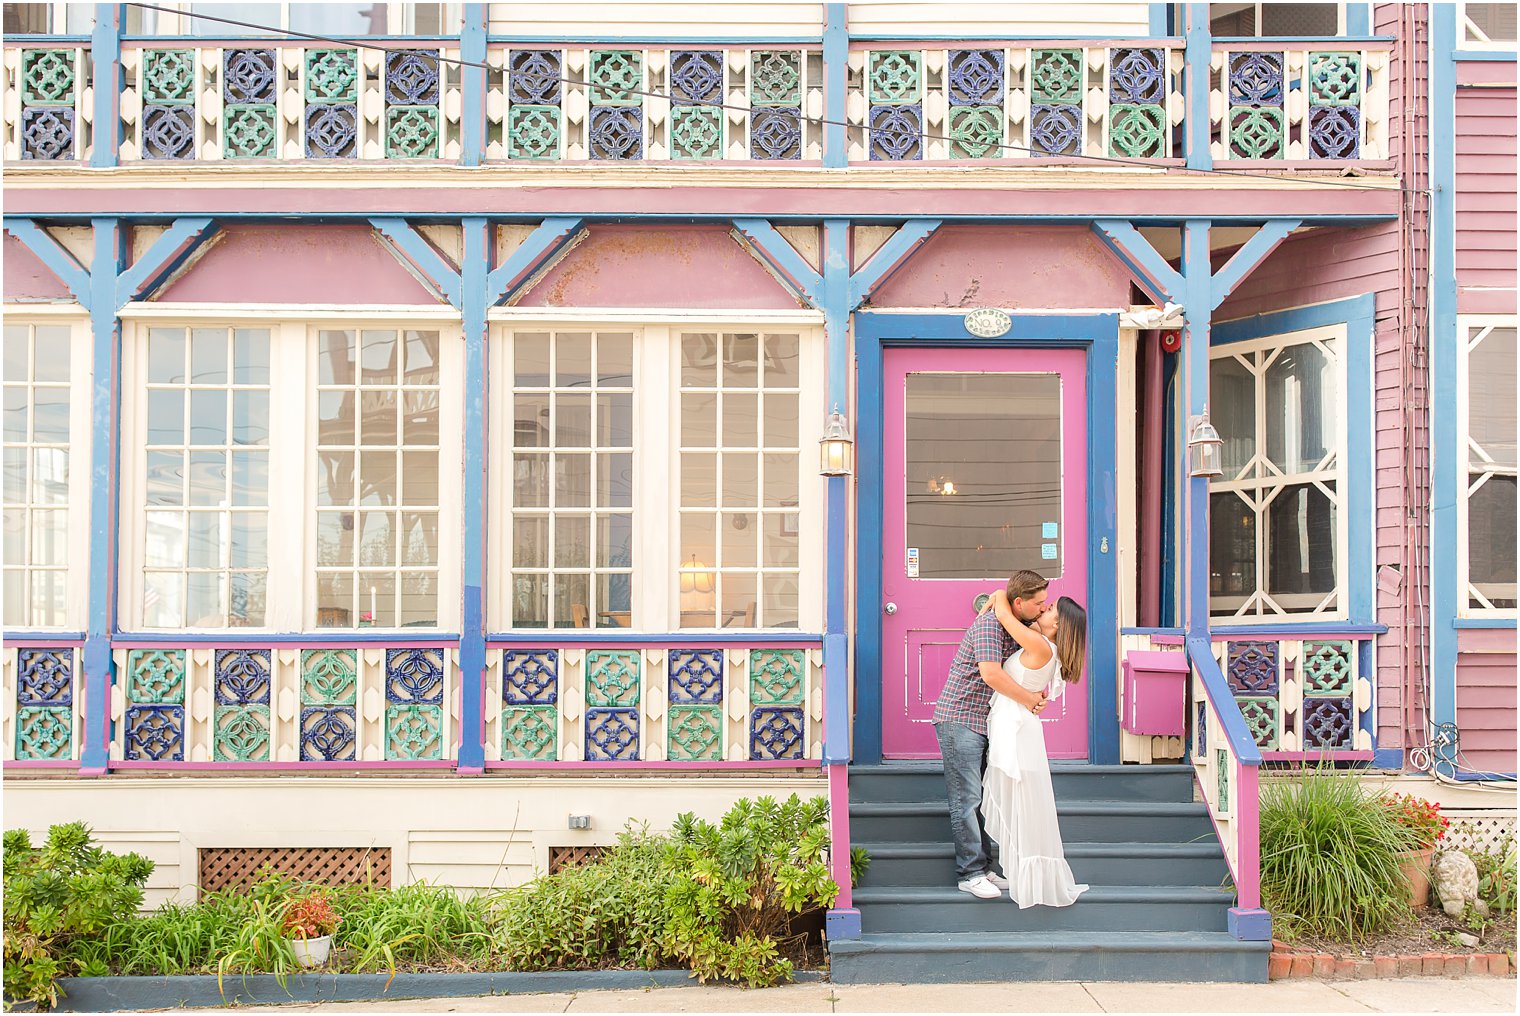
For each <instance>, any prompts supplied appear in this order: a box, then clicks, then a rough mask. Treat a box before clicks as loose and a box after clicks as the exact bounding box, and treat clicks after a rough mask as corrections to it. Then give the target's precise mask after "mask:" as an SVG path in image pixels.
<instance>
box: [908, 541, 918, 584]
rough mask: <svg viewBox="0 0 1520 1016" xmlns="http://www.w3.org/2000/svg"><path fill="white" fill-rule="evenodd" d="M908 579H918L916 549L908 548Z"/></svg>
mask: <svg viewBox="0 0 1520 1016" xmlns="http://www.w3.org/2000/svg"><path fill="white" fill-rule="evenodd" d="M908 578H910V579H916V578H918V548H917V547H909V548H908Z"/></svg>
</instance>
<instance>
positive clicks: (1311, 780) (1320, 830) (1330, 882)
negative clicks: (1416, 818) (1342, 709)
mask: <svg viewBox="0 0 1520 1016" xmlns="http://www.w3.org/2000/svg"><path fill="white" fill-rule="evenodd" d="M1420 838H1421V836H1420V833H1419V832H1418V831H1416V830H1412V829H1410V828H1408V827H1406V826H1404V825H1401V824H1400V823H1399V822H1398V821H1397V820H1396V819H1395V817H1394V816H1393V815H1392V813H1391V811H1390V809H1389V808H1388V807H1387V806H1385V805H1384V804H1383V803H1382V800H1381V799H1380V798H1379V797H1378V796H1376V795H1374V794H1370V793H1368V792H1367V791H1366V790H1364V789H1363V788H1362V785H1361V784H1360V783H1359V782H1358V781H1357V779H1356V777H1354V776H1350V775H1343V774H1338V773H1336V771H1335V770H1334V769H1330V768H1318V769H1311V770H1308V771H1306V772H1305V773H1304V774H1302V775H1301V776H1294V777H1287V778H1281V779H1271V780H1265V781H1263V785H1262V792H1261V895H1262V905H1263V906H1265V907H1266V908H1267V909H1268V910H1270V911H1271V912H1272V917H1273V923H1274V925H1275V926H1276V929H1277V930H1279V931H1280V932H1281V933H1282V934H1283V935H1285V936H1289V937H1291V936H1294V935H1296V934H1299V933H1303V932H1308V933H1311V934H1316V935H1324V936H1327V937H1330V938H1334V939H1339V940H1342V941H1352V942H1354V941H1357V940H1358V939H1361V938H1364V937H1366V936H1368V935H1372V934H1376V933H1378V932H1380V931H1382V930H1384V929H1386V928H1389V927H1391V926H1392V925H1394V924H1396V923H1397V922H1399V921H1400V920H1402V919H1403V918H1405V917H1407V916H1409V914H1410V906H1409V885H1408V883H1407V882H1406V881H1405V879H1404V876H1403V873H1402V872H1401V871H1400V869H1399V856H1398V855H1399V854H1401V853H1404V852H1406V851H1409V850H1414V849H1417V848H1418V847H1419V845H1420Z"/></svg>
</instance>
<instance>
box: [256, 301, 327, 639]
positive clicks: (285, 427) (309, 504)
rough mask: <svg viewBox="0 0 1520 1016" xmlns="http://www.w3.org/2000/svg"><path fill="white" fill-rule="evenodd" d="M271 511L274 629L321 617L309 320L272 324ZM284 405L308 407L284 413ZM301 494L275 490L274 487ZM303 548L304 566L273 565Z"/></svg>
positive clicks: (268, 580) (268, 616) (268, 585)
mask: <svg viewBox="0 0 1520 1016" xmlns="http://www.w3.org/2000/svg"><path fill="white" fill-rule="evenodd" d="M269 339H270V350H269V368H270V376H269V490H270V494H271V496H270V497H269V510H268V514H267V515H266V518H267V519H268V528H267V529H266V530H265V540H266V545H267V546H268V548H269V557H267V558H266V559H265V563H266V565H268V566H269V570H268V571H267V572H266V574H265V579H264V582H265V586H264V588H265V591H266V592H265V599H264V603H265V607H264V611H265V613H264V624H265V625H266V626H267V627H269V628H271V629H273V630H275V631H302V630H304V629H306V628H309V627H313V626H314V625H315V623H316V610H315V608H314V607H313V606H312V605H313V604H315V602H316V573H315V569H316V513H315V511H314V506H315V504H316V500H317V492H316V485H315V482H314V477H315V474H316V452H315V451H314V450H313V449H315V448H316V444H317V398H316V389H315V386H313V385H310V384H308V376H309V371H310V369H311V363H312V361H313V360H315V358H316V343H315V333H313V334H312V336H311V337H310V338H308V335H307V328H306V325H305V324H304V323H299V322H284V323H281V324H278V325H271V326H270V335H269ZM282 406H299V407H303V409H304V411H303V412H281V411H280V407H282ZM280 490H284V491H292V492H295V493H296V494H297V495H298V496H295V497H276V496H274V494H273V492H274V491H280ZM282 547H283V548H289V547H300V548H301V556H300V560H301V562H302V566H301V567H300V568H289V567H277V566H275V564H276V562H275V558H274V555H275V554H276V553H278V552H279V548H282Z"/></svg>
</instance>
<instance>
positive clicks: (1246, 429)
mask: <svg viewBox="0 0 1520 1016" xmlns="http://www.w3.org/2000/svg"><path fill="white" fill-rule="evenodd" d="M1344 341H1345V328H1344V326H1335V327H1332V328H1326V329H1317V330H1314V331H1305V332H1294V333H1291V334H1288V335H1280V336H1274V337H1271V338H1266V339H1257V340H1251V341H1246V342H1232V343H1228V344H1225V345H1222V346H1218V347H1216V348H1215V349H1214V350H1213V351H1212V352H1211V354H1210V356H1211V362H1210V365H1209V366H1210V370H1209V395H1210V399H1209V402H1210V406H1209V408H1210V414H1211V418H1212V422H1213V424H1214V426H1215V427H1216V428H1217V429H1218V431H1219V434H1220V437H1222V438H1223V439H1224V448H1223V458H1224V475H1223V476H1220V477H1218V478H1217V479H1215V480H1213V481H1211V482H1210V484H1209V491H1210V498H1209V543H1210V546H1209V561H1210V567H1211V569H1212V575H1211V576H1210V597H1209V603H1210V610H1211V612H1212V613H1213V614H1215V615H1216V616H1219V615H1224V616H1236V617H1244V616H1263V615H1266V616H1271V615H1283V614H1294V615H1304V614H1314V615H1333V614H1334V613H1336V612H1337V611H1341V610H1344V605H1343V603H1342V601H1341V596H1340V589H1341V583H1342V576H1343V575H1344V571H1345V569H1344V566H1343V564H1342V561H1341V555H1342V553H1343V548H1344V546H1345V539H1344V533H1343V529H1342V527H1343V526H1344V514H1345V513H1344V511H1343V510H1342V508H1341V506H1342V504H1343V496H1344V494H1343V489H1344V483H1343V477H1342V470H1343V463H1344V460H1345V455H1344V450H1343V447H1342V445H1343V441H1344V436H1343V435H1344V426H1343V422H1342V410H1341V407H1342V405H1343V397H1342V391H1343V388H1344V368H1343V366H1342V364H1343V359H1342V353H1341V350H1342V347H1343V344H1344Z"/></svg>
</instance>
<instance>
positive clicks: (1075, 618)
mask: <svg viewBox="0 0 1520 1016" xmlns="http://www.w3.org/2000/svg"><path fill="white" fill-rule="evenodd" d="M1056 617H1058V618H1060V620H1061V623H1060V625H1059V626H1058V627H1057V628H1056V659H1057V660H1059V661H1060V665H1061V676H1062V677H1064V678H1065V679H1066V680H1067V681H1068V682H1070V683H1071V684H1076V683H1077V682H1078V681H1080V680H1082V667H1083V666H1084V665H1085V664H1086V662H1087V611H1085V610H1083V609H1082V605H1081V604H1079V603H1078V602H1077V601H1076V600H1073V599H1072V598H1071V597H1070V596H1063V597H1061V598H1060V599H1059V600H1057V601H1056Z"/></svg>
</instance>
